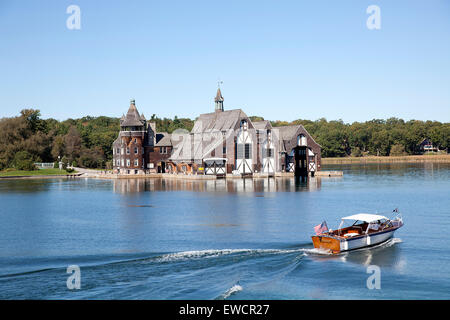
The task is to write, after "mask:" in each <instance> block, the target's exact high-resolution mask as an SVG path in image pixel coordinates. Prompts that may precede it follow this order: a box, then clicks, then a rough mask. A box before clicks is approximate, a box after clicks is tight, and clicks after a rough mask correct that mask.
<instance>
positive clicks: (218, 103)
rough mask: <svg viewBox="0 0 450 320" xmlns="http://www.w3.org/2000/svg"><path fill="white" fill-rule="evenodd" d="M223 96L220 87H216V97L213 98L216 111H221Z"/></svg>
mask: <svg viewBox="0 0 450 320" xmlns="http://www.w3.org/2000/svg"><path fill="white" fill-rule="evenodd" d="M223 100H224V99H223V97H222V92H221V91H220V87H219V88H217V94H216V98H215V99H214V102H215V105H216V108H215V110H216V112H223V110H224V109H223Z"/></svg>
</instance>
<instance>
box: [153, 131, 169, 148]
mask: <svg viewBox="0 0 450 320" xmlns="http://www.w3.org/2000/svg"><path fill="white" fill-rule="evenodd" d="M171 146H172V135H171V134H169V133H167V132H158V133H157V134H156V144H155V147H171Z"/></svg>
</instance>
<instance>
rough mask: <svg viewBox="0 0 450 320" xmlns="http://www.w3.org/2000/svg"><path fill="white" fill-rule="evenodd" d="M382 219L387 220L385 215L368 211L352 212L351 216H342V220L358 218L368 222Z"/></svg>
mask: <svg viewBox="0 0 450 320" xmlns="http://www.w3.org/2000/svg"><path fill="white" fill-rule="evenodd" d="M383 219H386V220H389V219H388V218H386V217H385V216H380V215H377V214H370V213H358V214H354V215H352V216H348V217H344V218H342V220H359V221H364V222H369V223H371V222H374V221H377V220H383Z"/></svg>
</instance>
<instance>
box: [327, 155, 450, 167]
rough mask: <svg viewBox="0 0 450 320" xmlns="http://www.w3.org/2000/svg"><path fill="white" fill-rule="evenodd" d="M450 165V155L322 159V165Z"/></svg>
mask: <svg viewBox="0 0 450 320" xmlns="http://www.w3.org/2000/svg"><path fill="white" fill-rule="evenodd" d="M423 162H436V163H450V154H444V155H419V156H387V157H385V156H381V157H377V156H368V157H345V158H322V164H323V165H328V164H361V163H363V164H364V163H423Z"/></svg>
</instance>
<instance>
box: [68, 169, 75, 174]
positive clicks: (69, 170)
mask: <svg viewBox="0 0 450 320" xmlns="http://www.w3.org/2000/svg"><path fill="white" fill-rule="evenodd" d="M74 171H75V169H72V168H66V172H67V173H72V172H74Z"/></svg>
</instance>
